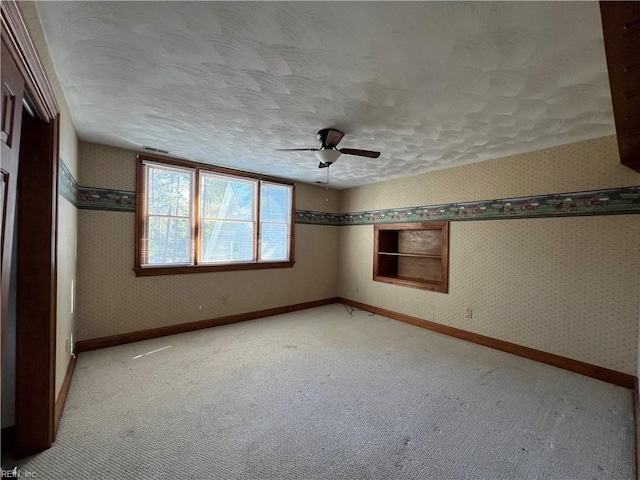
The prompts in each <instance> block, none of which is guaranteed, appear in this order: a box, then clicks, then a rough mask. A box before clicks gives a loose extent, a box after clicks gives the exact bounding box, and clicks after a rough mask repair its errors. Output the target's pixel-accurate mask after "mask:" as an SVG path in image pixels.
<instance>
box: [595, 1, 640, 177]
mask: <svg viewBox="0 0 640 480" xmlns="http://www.w3.org/2000/svg"><path fill="white" fill-rule="evenodd" d="M600 16H601V18H602V32H603V35H604V47H605V52H606V54H607V67H608V68H607V69H608V72H609V85H610V88H611V100H612V103H613V115H614V117H615V124H616V132H617V140H618V150H619V152H620V161H621V163H622V164H623V165H625V166H627V167H629V168H631V169H633V170H635V171H637V172H640V114H639V113H638V112H640V48H638V39H639V38H640V2H619V1H615V2H612V1H606V2H605V1H601V2H600Z"/></svg>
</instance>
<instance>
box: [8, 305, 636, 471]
mask: <svg viewBox="0 0 640 480" xmlns="http://www.w3.org/2000/svg"><path fill="white" fill-rule="evenodd" d="M633 438H634V431H633V412H632V396H631V392H630V391H629V390H625V389H623V388H620V387H616V386H613V385H609V384H607V383H604V382H600V381H598V380H593V379H590V378H587V377H583V376H581V375H577V374H573V373H570V372H566V371H563V370H560V369H556V368H554V367H549V366H546V365H542V364H539V363H536V362H532V361H529V360H525V359H522V358H519V357H515V356H512V355H509V354H506V353H502V352H498V351H496V350H491V349H488V348H485V347H481V346H477V345H473V344H470V343H466V342H464V341H461V340H456V339H452V338H449V337H445V336H442V335H439V334H435V333H432V332H429V331H427V330H423V329H420V328H417V327H413V326H411V325H406V324H403V323H400V322H396V321H394V320H390V319H387V318H383V317H380V316H373V317H370V316H368V314H367V313H366V312H355V313H354V314H353V316H350V315H349V314H348V313H347V311H346V310H345V308H344V307H343V306H342V305H329V306H326V307H319V308H315V309H311V310H305V311H301V312H296V313H290V314H285V315H279V316H275V317H270V318H266V319H260V320H254V321H250V322H244V323H240V324H235V325H228V326H224V327H218V328H213V329H209V330H203V331H198V332H192V333H187V334H182V335H176V336H171V337H164V338H160V339H155V340H149V341H146V342H140V343H136V344H129V345H123V346H120V347H115V348H110V349H105V350H99V351H94V352H87V353H83V354H81V355H80V357H79V359H78V364H77V367H76V371H75V375H74V379H73V382H72V385H71V390H70V392H69V397H68V401H67V406H66V410H65V412H64V415H63V417H62V421H61V424H60V429H59V432H58V438H57V441H56V443H55V445H54V446H53V448H51V449H50V450H48V451H46V452H44V453H42V454H39V455H37V456H34V457H31V458H28V459H25V460H23V461H21V462H20V463H19V464H18V466H19V468H21V469H22V470H23V471H29V472H33V473H35V474H36V475H37V477H36V478H38V479H103V478H104V479H148V478H149V479H150V478H171V479H183V478H184V479H189V478H194V479H314V478H323V479H349V480H352V479H381V480H382V479H447V480H448V479H470V480H471V479H473V480H478V479H509V480H512V479H555V480H559V479H616V480H621V479H632V478H634V475H635V467H634V461H633V459H634V454H633V448H634V440H633ZM5 467H11V468H13V464H11V465H5Z"/></svg>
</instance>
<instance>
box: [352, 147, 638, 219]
mask: <svg viewBox="0 0 640 480" xmlns="http://www.w3.org/2000/svg"><path fill="white" fill-rule="evenodd" d="M637 186H640V173H637V172H634V171H633V170H631V169H630V168H628V167H625V166H624V165H621V164H620V157H619V155H618V145H617V142H616V137H615V136H609V137H602V138H596V139H593V140H587V141H584V142H577V143H572V144H568V145H561V146H559V147H553V148H547V149H544V150H539V151H537V152H532V153H523V154H521V155H512V156H509V157H503V158H498V159H496V160H489V161H486V162H480V163H474V164H471V165H465V166H462V167H457V168H451V169H447V170H440V171H438V172H433V173H427V174H423V175H415V176H412V177H406V178H404V179H395V180H389V181H386V182H380V183H374V184H371V185H367V186H364V187H359V188H352V189H348V190H344V191H342V198H341V202H342V211H343V212H362V211H367V210H379V209H393V208H406V207H415V206H419V205H439V204H449V203H452V204H455V203H461V202H479V201H485V200H492V199H502V198H514V197H528V196H536V195H550V194H551V195H553V194H558V193H569V192H582V191H586V190H598V189H608V188H621V187H637Z"/></svg>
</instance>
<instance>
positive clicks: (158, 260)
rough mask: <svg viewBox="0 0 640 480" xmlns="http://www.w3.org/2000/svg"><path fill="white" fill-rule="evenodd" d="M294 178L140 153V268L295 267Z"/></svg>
mask: <svg viewBox="0 0 640 480" xmlns="http://www.w3.org/2000/svg"><path fill="white" fill-rule="evenodd" d="M293 189H294V187H293V184H291V183H287V182H285V181H281V180H278V179H272V178H265V177H259V176H257V175H252V174H249V173H245V172H237V171H233V170H228V169H223V168H218V167H213V166H209V165H202V164H196V163H191V162H182V161H173V160H166V159H158V158H153V157H146V156H141V155H140V156H138V195H137V197H138V203H137V209H136V218H137V221H136V226H137V249H136V265H135V268H134V270H135V272H136V275H138V276H140V275H167V274H176V273H190V272H210V271H224V270H244V269H253V268H278V267H291V266H293V263H294V260H293V249H292V245H293V238H294V235H293V234H294V231H293V225H294V224H293V221H292V219H293V212H294V209H293Z"/></svg>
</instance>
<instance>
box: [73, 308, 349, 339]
mask: <svg viewBox="0 0 640 480" xmlns="http://www.w3.org/2000/svg"><path fill="white" fill-rule="evenodd" d="M338 302H339V299H338V297H332V298H325V299H323V300H315V301H312V302H304V303H297V304H295V305H287V306H284V307H276V308H268V309H266V310H257V311H255V312H247V313H239V314H236V315H228V316H225V317H218V318H211V319H208V320H198V321H196V322H189V323H181V324H178V325H171V326H168V327H159V328H152V329H150V330H140V331H137V332H130V333H122V334H120V335H111V336H108V337H100V338H92V339H90V340H80V341H79V342H76V351H77V352H87V351H89V350H97V349H99V348H107V347H115V346H117V345H123V344H125V343H133V342H139V341H141V340H149V339H151V338H158V337H165V336H167V335H175V334H177V333H184V332H192V331H194V330H201V329H203V328H211V327H218V326H220V325H228V324H230V323H237V322H244V321H247V320H255V319H257V318H263V317H270V316H272V315H280V314H281V313H288V312H295V311H297V310H305V309H307V308H313V307H320V306H322V305H329V304H331V303H338Z"/></svg>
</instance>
